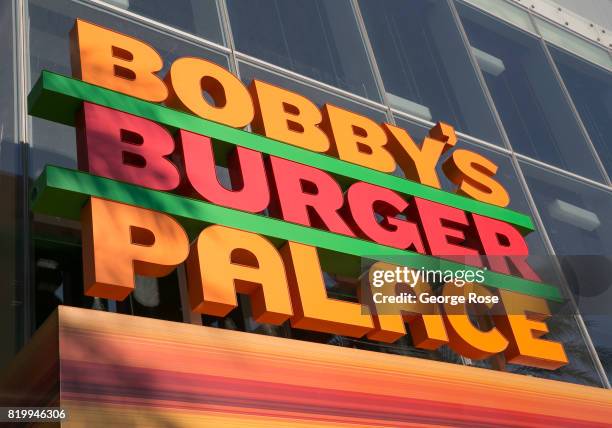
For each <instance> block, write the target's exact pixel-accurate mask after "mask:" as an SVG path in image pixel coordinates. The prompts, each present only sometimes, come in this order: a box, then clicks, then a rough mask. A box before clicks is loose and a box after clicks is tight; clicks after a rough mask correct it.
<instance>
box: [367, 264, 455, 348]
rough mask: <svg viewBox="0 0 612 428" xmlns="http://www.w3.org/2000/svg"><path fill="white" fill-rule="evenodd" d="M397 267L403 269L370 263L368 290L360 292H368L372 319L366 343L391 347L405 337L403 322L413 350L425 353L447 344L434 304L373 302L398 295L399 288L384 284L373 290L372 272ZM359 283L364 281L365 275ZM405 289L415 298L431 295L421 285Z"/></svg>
mask: <svg viewBox="0 0 612 428" xmlns="http://www.w3.org/2000/svg"><path fill="white" fill-rule="evenodd" d="M398 267H399V268H400V269H403V267H400V266H395V265H390V264H388V263H382V262H377V263H374V264H373V265H372V267H370V270H369V275H368V277H369V278H368V281H369V287H367V288H364V290H366V289H368V288H369V289H370V290H371V292H372V299H373V300H372V304H373V305H374V310H373V311H372V312H374V313H375V314H376V315H375V316H374V330H373V331H371V332H370V333H369V334H368V339H371V340H378V341H381V342H386V343H393V342H395V341H396V340H398V339H399V338H400V337H402V336H404V335H405V334H406V326H405V325H404V322H407V323H408V327H409V328H410V336H411V337H412V343H413V344H414V346H415V347H417V348H422V349H429V350H434V349H438V348H439V347H440V346H441V345H444V344H445V343H448V337H447V335H446V330H445V328H444V321H443V320H442V317H441V316H440V307H439V306H438V305H437V304H435V303H434V304H427V303H422V302H420V301H419V300H418V299H417V300H416V301H415V303H408V302H406V303H376V300H374V294H375V293H381V294H382V295H384V296H396V295H398V292H397V290H398V285H401V284H398V283H396V282H394V281H392V282H387V281H385V282H384V284H383V285H382V286H379V287H378V286H374V281H373V278H372V275H373V274H374V272H375V271H379V272H381V271H382V272H386V271H393V270H395V269H396V268H398ZM363 279H366V276H365V275H364V278H363ZM405 288H406V289H407V290H414V293H412V294H414V295H415V296H417V298H418V296H419V294H421V293H430V294H431V287H430V286H429V284H428V283H426V282H423V281H418V282H416V283H415V284H414V288H411V287H408V286H405ZM402 291H404V290H402ZM404 292H407V291H404Z"/></svg>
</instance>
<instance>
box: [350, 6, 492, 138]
mask: <svg viewBox="0 0 612 428" xmlns="http://www.w3.org/2000/svg"><path fill="white" fill-rule="evenodd" d="M359 5H360V9H361V12H362V15H363V19H364V21H365V24H366V28H367V31H368V36H369V38H370V41H371V43H372V47H373V50H374V55H375V56H376V63H377V64H378V66H379V69H380V72H381V74H382V78H383V83H384V86H385V91H386V92H387V101H388V102H389V105H390V106H391V107H393V108H395V109H397V110H401V111H405V112H406V113H409V114H411V115H414V116H417V117H420V118H423V119H426V120H428V121H434V122H436V121H444V122H448V123H450V124H452V125H453V126H455V127H456V128H457V129H458V130H459V131H462V132H464V133H467V134H471V135H474V136H476V137H478V138H480V139H482V140H486V141H489V142H491V143H495V144H501V137H500V135H499V132H498V129H497V126H496V125H495V121H494V119H493V115H492V113H491V111H490V109H489V106H488V104H487V102H486V99H485V96H484V92H483V91H482V88H481V86H480V83H479V81H478V78H477V76H476V73H475V70H474V68H473V66H472V63H471V62H470V60H469V56H468V54H467V49H466V48H465V44H464V43H463V40H462V38H461V35H460V33H459V30H458V29H457V26H456V25H455V20H454V18H453V16H452V13H451V11H450V8H449V7H448V5H447V3H446V2H432V1H427V0H412V1H409V2H407V1H403V0H387V1H384V2H373V1H368V0H361V1H360V2H359Z"/></svg>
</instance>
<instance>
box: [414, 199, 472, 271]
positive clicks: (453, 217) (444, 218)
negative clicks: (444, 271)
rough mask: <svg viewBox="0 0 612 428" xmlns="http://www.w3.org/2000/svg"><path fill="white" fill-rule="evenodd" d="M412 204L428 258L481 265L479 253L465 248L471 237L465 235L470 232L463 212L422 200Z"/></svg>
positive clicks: (467, 247)
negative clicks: (417, 214) (435, 257)
mask: <svg viewBox="0 0 612 428" xmlns="http://www.w3.org/2000/svg"><path fill="white" fill-rule="evenodd" d="M414 204H415V206H416V208H417V210H418V213H419V217H420V219H421V226H422V228H423V234H424V236H425V239H426V241H427V249H428V251H429V254H431V255H434V256H441V257H444V258H451V257H445V256H463V257H452V259H453V260H455V259H458V260H460V261H461V262H464V263H468V262H469V264H474V265H480V263H479V258H478V257H477V256H478V251H477V250H475V249H473V248H470V247H469V246H466V244H468V243H469V242H471V240H470V238H472V237H470V236H466V233H465V232H466V231H468V229H469V222H468V219H467V216H466V214H465V212H463V211H461V210H460V209H457V208H453V207H449V206H447V205H442V204H439V203H437V202H432V201H428V200H426V199H421V198H414Z"/></svg>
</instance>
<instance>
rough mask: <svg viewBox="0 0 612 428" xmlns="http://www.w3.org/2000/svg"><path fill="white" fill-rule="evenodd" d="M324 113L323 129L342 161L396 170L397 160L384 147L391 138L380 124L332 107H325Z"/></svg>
mask: <svg viewBox="0 0 612 428" xmlns="http://www.w3.org/2000/svg"><path fill="white" fill-rule="evenodd" d="M323 114H324V115H325V122H324V124H323V127H324V128H325V130H326V131H327V133H328V135H329V137H330V139H331V140H332V141H333V142H334V146H335V147H333V148H332V151H334V152H336V153H337V155H338V157H339V158H340V159H342V160H345V161H347V162H351V163H356V164H357V165H362V166H365V167H368V168H372V169H376V170H378V171H382V172H393V171H395V166H396V163H395V160H394V159H393V156H391V153H389V152H388V151H387V149H386V148H384V146H385V144H387V135H386V134H385V131H384V130H383V129H382V128H381V127H380V125H378V124H377V123H376V122H374V121H373V120H372V119H368V118H367V117H365V116H362V115H360V114H357V113H353V112H351V111H348V110H344V109H342V108H340V107H336V106H333V105H331V104H325V105H324V106H323Z"/></svg>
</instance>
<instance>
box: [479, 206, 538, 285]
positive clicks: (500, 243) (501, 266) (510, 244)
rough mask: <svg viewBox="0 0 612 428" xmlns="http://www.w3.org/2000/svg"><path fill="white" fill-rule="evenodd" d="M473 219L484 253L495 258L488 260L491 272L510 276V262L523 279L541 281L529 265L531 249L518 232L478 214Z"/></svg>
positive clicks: (509, 226)
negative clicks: (528, 258) (528, 257)
mask: <svg viewBox="0 0 612 428" xmlns="http://www.w3.org/2000/svg"><path fill="white" fill-rule="evenodd" d="M472 218H473V219H474V224H475V226H476V230H477V231H478V236H480V243H481V245H482V253H483V254H486V255H487V256H493V257H487V258H486V259H487V261H488V262H489V267H490V268H491V270H494V271H496V272H501V273H505V274H508V275H510V274H511V272H510V266H509V264H508V262H511V263H512V264H513V265H514V267H515V268H516V270H517V271H518V272H519V274H520V275H521V276H522V277H523V278H526V279H530V280H532V281H540V278H539V277H538V274H536V273H535V272H534V271H533V269H531V266H529V264H527V260H526V259H527V256H528V255H529V248H528V247H527V242H525V238H523V237H522V236H521V234H520V233H519V231H518V230H516V229H515V228H514V227H512V226H511V225H510V224H508V223H504V222H503V221H499V220H495V219H492V218H489V217H483V216H481V215H478V214H472ZM503 256H507V257H503ZM511 256H512V257H511Z"/></svg>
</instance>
